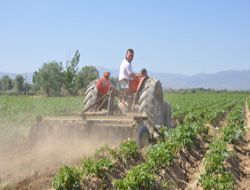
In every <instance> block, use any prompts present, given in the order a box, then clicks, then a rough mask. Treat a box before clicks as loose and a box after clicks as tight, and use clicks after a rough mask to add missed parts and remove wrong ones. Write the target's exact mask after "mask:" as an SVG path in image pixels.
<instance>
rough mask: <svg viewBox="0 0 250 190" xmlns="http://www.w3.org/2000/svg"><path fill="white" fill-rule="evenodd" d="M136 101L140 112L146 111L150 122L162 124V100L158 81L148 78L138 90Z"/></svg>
mask: <svg viewBox="0 0 250 190" xmlns="http://www.w3.org/2000/svg"><path fill="white" fill-rule="evenodd" d="M138 103H139V112H140V113H146V115H147V116H148V119H149V120H150V121H151V122H152V123H154V124H156V125H163V122H164V108H163V107H164V106H163V105H164V101H163V92H162V86H161V83H160V81H158V80H155V79H153V78H148V79H147V80H146V81H145V84H144V86H143V87H142V89H141V91H140V92H139V100H138Z"/></svg>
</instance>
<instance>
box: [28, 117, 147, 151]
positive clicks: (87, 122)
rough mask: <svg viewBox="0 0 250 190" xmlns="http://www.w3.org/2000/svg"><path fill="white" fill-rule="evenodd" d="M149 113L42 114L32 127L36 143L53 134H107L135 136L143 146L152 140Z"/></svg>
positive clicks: (62, 136) (60, 136)
mask: <svg viewBox="0 0 250 190" xmlns="http://www.w3.org/2000/svg"><path fill="white" fill-rule="evenodd" d="M147 119H148V118H147V116H145V115H142V114H137V113H127V114H125V115H108V116H107V112H86V113H82V114H75V115H71V116H53V117H38V118H37V122H36V124H35V125H33V126H32V127H31V129H30V134H29V138H30V141H31V143H32V144H35V143H37V142H39V141H43V140H46V139H47V138H53V139H54V140H55V139H56V140H60V139H62V140H69V141H70V140H72V141H74V140H75V139H79V138H80V139H87V138H94V139H98V138H102V139H103V138H105V139H119V140H126V139H128V138H130V139H134V140H135V141H136V142H137V144H138V146H139V147H140V148H142V147H144V146H145V145H148V144H149V142H150V132H149V130H148V127H147V125H149V124H148V122H147Z"/></svg>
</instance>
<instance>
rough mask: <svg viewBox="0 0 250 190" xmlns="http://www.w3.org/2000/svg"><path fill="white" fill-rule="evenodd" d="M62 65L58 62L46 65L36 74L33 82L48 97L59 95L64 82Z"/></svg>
mask: <svg viewBox="0 0 250 190" xmlns="http://www.w3.org/2000/svg"><path fill="white" fill-rule="evenodd" d="M63 79H64V77H63V67H62V63H58V62H56V61H52V62H48V63H44V64H43V66H42V68H40V69H39V70H38V71H37V72H35V74H34V77H33V81H34V85H35V86H39V88H41V89H42V90H44V92H45V93H46V95H47V96H56V95H59V94H60V92H61V89H62V85H63V82H64V80H63Z"/></svg>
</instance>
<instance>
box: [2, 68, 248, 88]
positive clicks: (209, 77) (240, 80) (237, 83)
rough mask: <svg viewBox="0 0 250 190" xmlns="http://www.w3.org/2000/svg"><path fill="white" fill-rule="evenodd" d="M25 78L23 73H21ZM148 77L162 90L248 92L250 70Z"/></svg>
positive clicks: (100, 71)
mask: <svg viewBox="0 0 250 190" xmlns="http://www.w3.org/2000/svg"><path fill="white" fill-rule="evenodd" d="M97 69H98V70H99V73H100V76H101V75H102V73H104V72H105V71H110V72H111V76H113V77H118V73H119V71H118V69H116V70H115V69H113V70H112V69H106V68H101V67H100V68H97ZM21 74H22V75H23V76H24V78H26V75H25V73H21ZM3 75H8V76H10V77H11V78H15V76H16V75H17V74H16V73H5V72H0V77H2V76H3ZM32 75H33V73H27V81H28V82H29V83H32ZM149 75H150V76H153V77H154V78H157V79H158V80H160V81H161V83H162V86H163V87H164V88H173V89H182V88H212V89H227V90H250V70H246V71H231V70H230V71H221V72H217V73H213V74H207V73H199V74H196V75H192V76H188V75H182V74H172V73H156V72H149Z"/></svg>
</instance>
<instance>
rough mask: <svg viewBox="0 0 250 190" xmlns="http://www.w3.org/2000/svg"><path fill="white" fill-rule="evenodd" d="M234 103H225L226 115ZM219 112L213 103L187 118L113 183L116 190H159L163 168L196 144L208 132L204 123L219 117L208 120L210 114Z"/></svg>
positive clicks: (165, 134) (217, 115)
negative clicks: (198, 138) (180, 152)
mask: <svg viewBox="0 0 250 190" xmlns="http://www.w3.org/2000/svg"><path fill="white" fill-rule="evenodd" d="M234 104H235V102H234V101H232V100H231V99H230V102H228V103H227V102H225V100H224V105H223V107H221V106H222V105H219V106H220V109H222V110H223V113H226V112H227V110H228V109H229V108H231V107H232V106H233V105H234ZM216 108H217V109H218V105H217V107H216V105H214V104H213V106H210V107H203V108H200V109H197V110H196V111H195V112H192V113H190V114H189V115H188V116H186V118H185V122H184V124H183V125H180V126H178V127H177V128H176V129H175V130H170V131H169V130H167V131H164V132H163V134H164V138H163V139H161V141H160V142H158V143H157V144H155V145H152V146H151V147H150V148H149V149H148V151H147V152H146V161H145V162H143V163H141V164H139V165H137V166H135V167H133V168H131V169H130V170H129V171H128V172H127V174H126V176H125V177H124V178H123V179H119V180H114V182H113V184H114V188H115V189H119V190H125V189H157V185H159V183H158V182H157V178H158V175H159V171H160V170H161V169H166V168H167V167H169V166H170V165H171V163H172V161H173V160H174V159H175V156H176V154H177V153H178V152H179V151H181V150H183V149H189V147H190V146H191V145H193V144H195V143H196V142H198V141H197V136H198V134H201V133H206V132H207V130H206V127H205V126H204V124H205V122H207V121H208V119H210V120H213V119H215V118H216V117H219V116H220V114H213V116H214V117H209V118H207V117H206V114H207V113H210V112H214V110H216Z"/></svg>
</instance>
